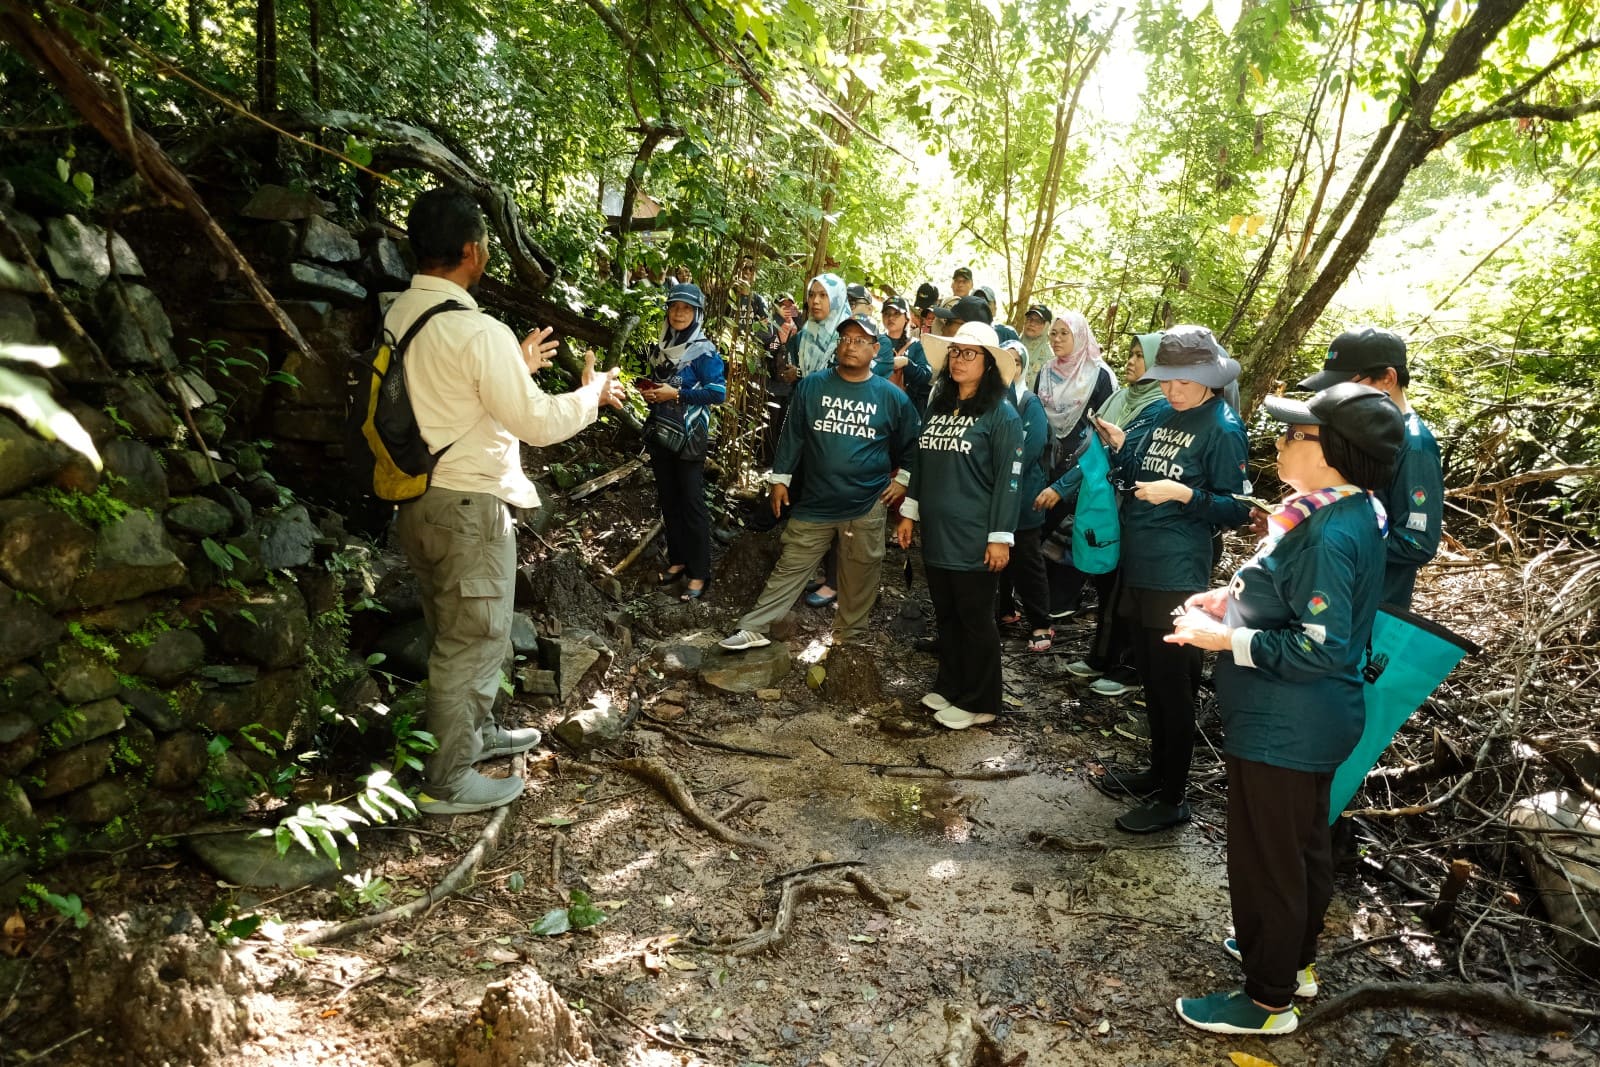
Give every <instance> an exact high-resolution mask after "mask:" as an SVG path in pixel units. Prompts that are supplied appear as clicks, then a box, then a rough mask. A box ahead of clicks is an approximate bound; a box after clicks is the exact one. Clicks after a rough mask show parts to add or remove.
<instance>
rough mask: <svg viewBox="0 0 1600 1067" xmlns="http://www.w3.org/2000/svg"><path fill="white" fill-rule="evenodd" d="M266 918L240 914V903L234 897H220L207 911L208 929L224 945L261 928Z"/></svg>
mask: <svg viewBox="0 0 1600 1067" xmlns="http://www.w3.org/2000/svg"><path fill="white" fill-rule="evenodd" d="M265 919H266V917H265V916H263V915H257V914H254V913H252V914H248V915H240V914H239V907H238V903H237V902H236V901H234V900H233V898H232V897H218V898H217V902H216V903H215V904H212V905H211V908H210V910H208V911H207V912H206V929H207V930H208V931H209V932H210V933H211V936H212V937H214V938H216V939H217V944H219V945H222V946H224V947H226V946H228V945H231V944H233V943H234V942H235V941H240V940H243V939H244V938H247V937H249V936H250V935H251V934H253V933H255V932H256V931H257V930H259V929H261V924H262V922H264V921H265Z"/></svg>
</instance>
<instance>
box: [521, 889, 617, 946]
mask: <svg viewBox="0 0 1600 1067" xmlns="http://www.w3.org/2000/svg"><path fill="white" fill-rule="evenodd" d="M613 903H614V902H613ZM608 918H610V916H608V915H607V914H606V913H605V912H603V911H601V910H600V909H599V908H598V907H596V906H595V904H594V902H593V901H592V900H590V899H589V894H587V893H585V892H584V891H583V890H581V889H574V890H573V891H572V895H571V896H569V897H568V898H567V906H566V907H564V908H553V909H551V910H550V911H547V912H545V913H544V915H543V916H542V917H541V918H540V919H539V921H538V922H536V923H534V924H533V926H532V928H531V932H533V933H536V934H543V935H544V936H546V937H554V936H555V935H556V934H564V933H566V932H567V931H569V930H587V929H589V928H590V927H591V926H599V925H600V924H601V923H603V922H605V921H606V919H608Z"/></svg>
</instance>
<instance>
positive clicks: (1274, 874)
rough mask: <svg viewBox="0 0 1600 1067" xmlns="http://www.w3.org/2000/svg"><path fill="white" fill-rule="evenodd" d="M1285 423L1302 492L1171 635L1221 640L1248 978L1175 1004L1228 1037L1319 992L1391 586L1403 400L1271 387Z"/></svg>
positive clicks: (1238, 908)
mask: <svg viewBox="0 0 1600 1067" xmlns="http://www.w3.org/2000/svg"><path fill="white" fill-rule="evenodd" d="M1265 403H1266V407H1267V410H1268V411H1269V412H1270V413H1271V414H1272V415H1273V416H1274V417H1275V418H1277V419H1278V420H1279V421H1281V422H1284V423H1286V424H1287V425H1286V426H1285V427H1284V431H1283V433H1282V434H1281V435H1280V436H1279V437H1278V475H1279V477H1280V478H1282V479H1283V481H1284V482H1285V483H1286V484H1288V485H1289V486H1290V487H1292V488H1293V489H1294V494H1293V495H1291V496H1290V497H1289V498H1288V499H1286V500H1285V501H1284V502H1283V503H1282V504H1281V505H1280V506H1279V507H1278V508H1277V509H1276V510H1274V511H1273V513H1272V516H1271V518H1270V519H1269V520H1268V532H1267V536H1266V539H1265V540H1263V541H1262V543H1261V547H1260V548H1259V549H1258V550H1257V551H1256V554H1255V556H1253V557H1252V558H1251V559H1250V561H1249V562H1248V563H1246V564H1245V565H1244V566H1243V567H1241V568H1239V572H1238V573H1237V574H1235V575H1234V576H1233V580H1232V581H1231V582H1229V583H1228V584H1227V585H1226V586H1224V587H1222V588H1220V589H1213V590H1211V591H1210V592H1207V593H1200V594H1197V595H1195V596H1193V597H1190V598H1189V600H1188V602H1187V604H1186V605H1185V613H1184V614H1183V616H1181V617H1180V618H1179V619H1178V620H1177V623H1176V625H1175V628H1174V631H1173V633H1172V634H1170V635H1169V636H1168V637H1167V640H1168V641H1170V642H1172V643H1173V644H1176V645H1187V646H1190V647H1194V648H1202V649H1209V650H1212V651H1216V652H1220V653H1222V655H1221V656H1220V657H1219V659H1218V661H1217V670H1216V682H1217V705H1218V708H1219V710H1220V711H1221V714H1222V725H1223V729H1224V731H1225V740H1224V743H1223V759H1224V762H1225V763H1226V765H1227V769H1228V891H1229V895H1230V897H1231V898H1232V903H1233V927H1234V936H1233V937H1230V938H1228V939H1227V940H1225V941H1224V942H1223V943H1222V947H1223V951H1225V952H1227V953H1228V954H1229V955H1230V956H1232V957H1233V958H1234V959H1236V960H1239V961H1240V962H1241V963H1243V965H1244V975H1245V980H1244V988H1243V989H1233V990H1229V991H1225V992H1220V993H1213V994H1211V995H1210V996H1208V997H1200V998H1196V999H1183V1000H1179V1001H1178V1004H1177V1008H1178V1015H1179V1016H1180V1017H1182V1018H1183V1020H1184V1021H1185V1022H1188V1023H1190V1024H1192V1025H1194V1026H1197V1027H1199V1028H1200V1029H1202V1030H1210V1031H1212V1032H1215V1033H1224V1034H1256V1033H1260V1034H1285V1033H1289V1032H1290V1031H1292V1030H1294V1028H1295V1026H1296V1024H1297V1018H1298V1016H1297V1013H1296V1012H1295V1010H1294V1008H1293V1003H1294V998H1295V997H1296V996H1301V997H1310V996H1315V995H1316V992H1317V975H1316V971H1315V969H1314V968H1313V966H1312V964H1313V962H1314V961H1315V960H1316V954H1317V935H1318V934H1320V933H1321V932H1322V919H1323V914H1324V913H1325V912H1326V911H1327V908H1328V901H1329V900H1330V899H1331V898H1332V896H1333V848H1332V843H1331V841H1330V834H1329V828H1328V788H1329V786H1330V785H1331V784H1332V781H1333V772H1334V771H1335V770H1336V769H1338V767H1339V764H1341V763H1342V762H1344V760H1345V757H1347V756H1349V754H1350V751H1351V749H1353V748H1354V747H1355V744H1356V742H1357V741H1358V740H1360V738H1361V730H1362V725H1363V721H1364V717H1365V697H1364V694H1363V692H1362V686H1363V681H1362V669H1363V661H1364V659H1365V656H1366V648H1367V643H1368V641H1369V639H1370V638H1371V636H1372V624H1373V620H1374V618H1375V617H1376V616H1377V612H1378V601H1379V598H1380V596H1381V595H1382V591H1383V573H1384V536H1385V534H1386V533H1387V531H1388V517H1387V516H1386V515H1385V513H1384V508H1383V503H1382V501H1381V499H1380V498H1379V496H1378V495H1377V494H1378V493H1381V492H1382V491H1383V490H1384V489H1385V488H1386V487H1387V486H1388V484H1389V482H1390V479H1391V477H1392V474H1393V471H1394V464H1395V459H1396V457H1397V456H1398V455H1399V452H1400V445H1401V442H1402V441H1403V440H1404V439H1405V419H1404V416H1403V415H1402V414H1401V413H1400V409H1399V408H1398V407H1396V406H1395V405H1394V403H1393V402H1392V401H1390V400H1389V398H1388V397H1386V396H1384V395H1383V393H1381V392H1380V391H1378V390H1376V389H1373V388H1371V387H1369V386H1365V385H1357V384H1354V383H1344V384H1340V385H1335V386H1333V387H1332V388H1330V389H1325V390H1323V391H1322V392H1320V393H1318V394H1317V395H1316V396H1314V397H1312V398H1311V400H1310V401H1309V402H1307V403H1300V402H1298V401H1293V400H1283V399H1280V398H1278V397H1268V398H1267V399H1266V401H1265Z"/></svg>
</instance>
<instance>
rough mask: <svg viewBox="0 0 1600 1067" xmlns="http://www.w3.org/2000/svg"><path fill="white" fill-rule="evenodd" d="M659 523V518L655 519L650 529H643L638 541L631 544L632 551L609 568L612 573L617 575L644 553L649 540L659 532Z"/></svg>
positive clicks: (654, 537)
mask: <svg viewBox="0 0 1600 1067" xmlns="http://www.w3.org/2000/svg"><path fill="white" fill-rule="evenodd" d="M661 525H662V523H661V520H660V519H657V520H656V521H655V524H654V525H652V526H651V527H650V529H648V530H646V531H645V534H644V536H643V537H641V538H639V543H638V544H636V545H634V546H633V551H631V552H629V553H628V554H627V555H626V556H623V557H622V562H621V563H618V564H617V565H616V566H615V567H612V568H611V573H612V574H613V575H618V574H621V573H622V572H623V571H625V570H627V569H628V568H629V567H631V566H633V564H634V563H635V562H636V561H637V560H638V559H639V557H640V555H642V554H643V553H644V550H645V548H646V547H648V546H649V544H650V542H651V541H654V540H655V539H656V535H657V534H659V533H660V532H661Z"/></svg>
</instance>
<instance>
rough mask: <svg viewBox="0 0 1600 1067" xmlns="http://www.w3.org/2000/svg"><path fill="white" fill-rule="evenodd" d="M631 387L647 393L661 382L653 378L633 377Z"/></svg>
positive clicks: (656, 387) (659, 385)
mask: <svg viewBox="0 0 1600 1067" xmlns="http://www.w3.org/2000/svg"><path fill="white" fill-rule="evenodd" d="M633 387H634V388H635V389H637V390H639V392H641V393H648V392H651V391H652V390H655V389H659V388H661V383H660V382H658V381H656V380H655V379H654V378H635V379H634V380H633Z"/></svg>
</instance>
